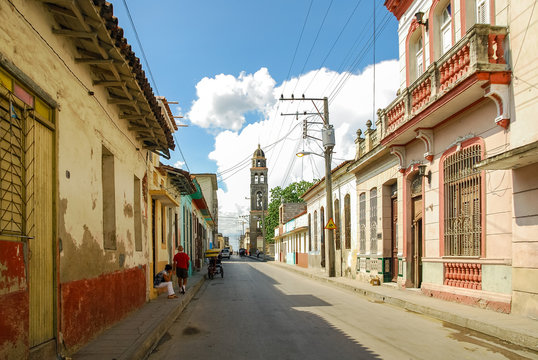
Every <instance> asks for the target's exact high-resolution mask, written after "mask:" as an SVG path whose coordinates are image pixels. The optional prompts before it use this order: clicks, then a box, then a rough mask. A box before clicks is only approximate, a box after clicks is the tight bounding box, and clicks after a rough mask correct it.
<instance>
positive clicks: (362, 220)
mask: <svg viewBox="0 0 538 360" xmlns="http://www.w3.org/2000/svg"><path fill="white" fill-rule="evenodd" d="M359 231H360V234H359V235H360V245H359V246H360V248H359V251H360V253H361V254H364V253H365V252H366V194H365V193H362V194H360V195H359Z"/></svg>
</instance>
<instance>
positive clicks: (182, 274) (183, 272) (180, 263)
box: [174, 245, 190, 294]
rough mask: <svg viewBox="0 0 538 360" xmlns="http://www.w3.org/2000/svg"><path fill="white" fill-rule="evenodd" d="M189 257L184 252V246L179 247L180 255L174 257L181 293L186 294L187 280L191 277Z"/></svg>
mask: <svg viewBox="0 0 538 360" xmlns="http://www.w3.org/2000/svg"><path fill="white" fill-rule="evenodd" d="M189 260H190V259H189V255H187V254H186V253H184V252H183V246H181V245H180V246H179V248H178V253H177V254H176V255H175V256H174V269H175V270H176V275H177V284H178V285H179V291H180V292H181V293H182V294H185V288H186V287H187V278H188V277H189Z"/></svg>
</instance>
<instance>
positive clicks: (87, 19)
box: [45, 0, 175, 157]
mask: <svg viewBox="0 0 538 360" xmlns="http://www.w3.org/2000/svg"><path fill="white" fill-rule="evenodd" d="M45 6H46V7H47V8H48V9H49V11H50V12H51V14H52V15H53V17H54V19H55V21H56V24H55V25H53V32H54V33H55V34H57V35H62V36H65V37H67V38H70V39H72V41H73V43H74V45H75V47H76V49H77V52H78V54H77V55H76V56H78V57H76V58H75V62H77V63H82V64H87V65H88V66H89V67H90V71H91V74H92V80H93V86H94V87H97V86H104V87H105V88H106V91H107V96H108V102H109V104H116V105H117V106H118V109H119V117H120V118H124V119H127V120H128V121H129V125H130V126H129V128H130V130H132V131H134V132H136V133H137V137H138V138H139V140H140V141H141V142H142V143H143V145H144V147H145V148H147V149H150V150H153V151H161V152H162V153H163V155H164V156H165V157H166V156H167V157H169V149H172V150H173V149H174V148H175V144H174V139H173V136H172V131H171V129H170V128H169V126H168V125H167V123H166V120H165V119H164V117H163V115H162V113H161V111H160V107H159V105H158V103H157V99H156V98H155V95H154V94H153V90H152V88H151V86H150V84H149V81H148V79H147V78H146V75H145V72H144V70H143V69H142V64H141V63H140V59H139V58H138V57H137V56H136V55H135V53H134V51H133V50H132V48H131V45H129V43H128V42H127V39H125V37H124V36H123V35H124V34H123V29H122V28H121V27H120V26H119V25H118V19H117V18H116V17H115V16H114V11H113V6H112V4H111V3H109V2H106V1H104V0H77V1H64V0H47V1H46V2H45Z"/></svg>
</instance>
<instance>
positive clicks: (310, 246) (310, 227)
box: [308, 213, 312, 251]
mask: <svg viewBox="0 0 538 360" xmlns="http://www.w3.org/2000/svg"><path fill="white" fill-rule="evenodd" d="M310 229H312V216H311V214H310V213H309V214H308V251H312V232H311V231H310Z"/></svg>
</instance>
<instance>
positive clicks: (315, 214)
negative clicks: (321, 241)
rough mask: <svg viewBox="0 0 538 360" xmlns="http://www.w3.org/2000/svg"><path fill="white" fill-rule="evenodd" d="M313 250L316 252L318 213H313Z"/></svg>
mask: <svg viewBox="0 0 538 360" xmlns="http://www.w3.org/2000/svg"><path fill="white" fill-rule="evenodd" d="M314 250H315V251H318V211H317V210H316V211H314Z"/></svg>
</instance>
